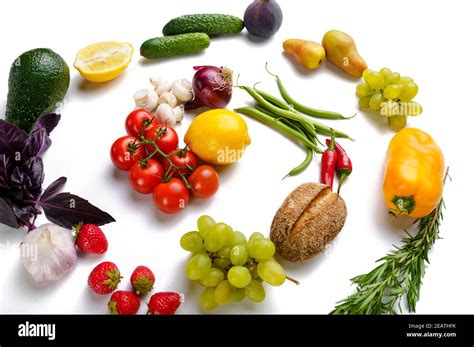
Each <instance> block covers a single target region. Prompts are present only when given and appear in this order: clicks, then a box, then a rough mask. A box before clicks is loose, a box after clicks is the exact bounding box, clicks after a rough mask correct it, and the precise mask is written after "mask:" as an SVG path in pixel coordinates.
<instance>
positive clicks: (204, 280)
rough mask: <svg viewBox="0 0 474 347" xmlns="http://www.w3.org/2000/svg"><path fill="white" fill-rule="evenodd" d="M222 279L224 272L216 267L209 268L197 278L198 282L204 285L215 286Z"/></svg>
mask: <svg viewBox="0 0 474 347" xmlns="http://www.w3.org/2000/svg"><path fill="white" fill-rule="evenodd" d="M223 280H224V272H223V271H222V270H221V269H218V268H215V267H213V268H211V269H210V270H209V271H208V272H207V274H205V275H204V276H203V277H201V278H200V279H199V284H200V285H202V286H204V287H215V286H217V285H218V284H219V283H221V282H222V281H223Z"/></svg>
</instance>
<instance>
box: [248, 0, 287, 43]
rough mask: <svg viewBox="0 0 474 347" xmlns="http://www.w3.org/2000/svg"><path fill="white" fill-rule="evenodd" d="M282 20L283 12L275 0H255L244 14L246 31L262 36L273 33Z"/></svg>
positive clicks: (269, 35)
mask: <svg viewBox="0 0 474 347" xmlns="http://www.w3.org/2000/svg"><path fill="white" fill-rule="evenodd" d="M282 22H283V12H282V11H281V8H280V6H279V5H278V4H277V3H276V1H275V0H255V1H254V2H253V3H251V4H250V5H249V7H247V10H246V11H245V15H244V23H245V27H246V28H247V31H248V32H249V33H251V34H252V35H255V36H258V37H262V38H269V37H271V36H273V35H275V34H276V32H277V31H278V30H279V29H280V27H281V24H282Z"/></svg>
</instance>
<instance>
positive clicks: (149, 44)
mask: <svg viewBox="0 0 474 347" xmlns="http://www.w3.org/2000/svg"><path fill="white" fill-rule="evenodd" d="M210 44H211V40H210V38H209V36H208V35H207V34H204V33H191V34H182V35H174V36H165V37H156V38H154V39H149V40H147V41H145V42H143V43H142V46H141V47H140V54H141V55H142V56H143V57H145V58H147V59H160V58H169V57H176V56H180V55H187V54H193V53H199V52H201V51H203V50H205V49H206V48H207V47H209V45H210Z"/></svg>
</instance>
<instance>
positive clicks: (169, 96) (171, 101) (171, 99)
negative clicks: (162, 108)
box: [158, 92, 178, 108]
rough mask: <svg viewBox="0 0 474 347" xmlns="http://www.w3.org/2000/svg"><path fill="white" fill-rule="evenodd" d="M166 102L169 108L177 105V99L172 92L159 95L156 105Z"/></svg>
mask: <svg viewBox="0 0 474 347" xmlns="http://www.w3.org/2000/svg"><path fill="white" fill-rule="evenodd" d="M161 104H168V105H170V106H171V108H175V107H176V106H177V105H178V100H177V99H176V96H175V95H174V94H173V93H172V92H166V93H163V94H161V95H160V97H159V98H158V105H161Z"/></svg>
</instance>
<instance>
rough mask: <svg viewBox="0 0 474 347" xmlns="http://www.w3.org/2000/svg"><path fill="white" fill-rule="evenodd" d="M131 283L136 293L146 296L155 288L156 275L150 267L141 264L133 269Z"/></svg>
mask: <svg viewBox="0 0 474 347" xmlns="http://www.w3.org/2000/svg"><path fill="white" fill-rule="evenodd" d="M130 283H131V284H132V287H133V289H134V291H135V294H137V295H139V296H145V295H147V294H148V293H149V292H150V290H152V289H153V284H155V275H154V274H153V272H151V270H150V269H149V268H147V267H146V266H143V265H141V266H138V267H137V268H136V269H135V270H134V271H133V273H132V276H131V277H130Z"/></svg>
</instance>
